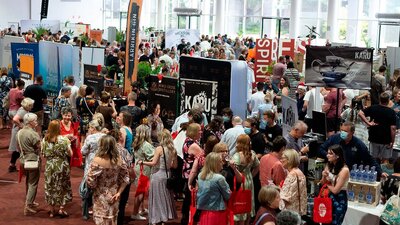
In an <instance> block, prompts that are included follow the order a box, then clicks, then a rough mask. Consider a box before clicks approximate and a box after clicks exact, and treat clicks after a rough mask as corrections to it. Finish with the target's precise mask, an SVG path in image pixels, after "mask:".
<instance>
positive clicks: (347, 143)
mask: <svg viewBox="0 0 400 225" xmlns="http://www.w3.org/2000/svg"><path fill="white" fill-rule="evenodd" d="M354 131H355V126H354V123H352V122H345V123H343V125H342V126H341V127H340V132H339V133H337V134H334V135H332V136H330V137H329V138H328V140H326V141H325V142H324V143H323V144H322V145H321V147H320V149H319V152H318V157H320V158H324V159H325V160H326V159H327V158H326V155H327V152H328V148H329V147H330V146H332V145H335V144H338V145H340V146H342V148H343V153H344V160H345V162H346V165H347V166H348V167H349V169H351V168H352V167H353V165H354V164H357V165H361V164H362V165H364V166H365V165H369V166H370V167H372V166H375V168H376V171H377V172H378V177H380V176H381V175H384V176H386V175H387V174H382V169H381V166H380V165H379V164H378V163H377V161H376V160H375V159H374V158H373V157H372V156H371V154H369V151H368V148H367V146H366V145H365V144H364V142H362V141H361V140H360V139H359V138H357V137H356V136H354Z"/></svg>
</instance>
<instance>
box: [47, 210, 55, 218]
mask: <svg viewBox="0 0 400 225" xmlns="http://www.w3.org/2000/svg"><path fill="white" fill-rule="evenodd" d="M48 213H49V217H50V218H54V211H53V210H50V211H49V212H48Z"/></svg>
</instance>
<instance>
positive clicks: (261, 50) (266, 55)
mask: <svg viewBox="0 0 400 225" xmlns="http://www.w3.org/2000/svg"><path fill="white" fill-rule="evenodd" d="M274 43H275V48H273V47H272V46H273V45H274ZM276 47H277V46H276V42H274V41H273V40H272V39H258V40H257V41H256V63H255V69H254V70H255V73H254V75H255V78H256V82H263V81H264V78H265V77H266V75H267V73H268V67H269V66H270V64H271V63H272V61H273V60H274V58H273V57H272V54H273V52H276Z"/></svg>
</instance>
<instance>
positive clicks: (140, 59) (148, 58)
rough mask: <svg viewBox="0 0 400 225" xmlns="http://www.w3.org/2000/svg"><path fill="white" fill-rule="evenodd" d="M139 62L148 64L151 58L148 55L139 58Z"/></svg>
mask: <svg viewBox="0 0 400 225" xmlns="http://www.w3.org/2000/svg"><path fill="white" fill-rule="evenodd" d="M139 62H148V63H150V57H148V56H147V55H142V56H140V58H139Z"/></svg>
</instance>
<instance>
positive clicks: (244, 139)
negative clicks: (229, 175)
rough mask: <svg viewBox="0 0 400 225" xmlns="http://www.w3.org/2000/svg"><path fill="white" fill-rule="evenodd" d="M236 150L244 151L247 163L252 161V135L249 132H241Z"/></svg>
mask: <svg viewBox="0 0 400 225" xmlns="http://www.w3.org/2000/svg"><path fill="white" fill-rule="evenodd" d="M236 152H243V156H244V158H245V160H246V162H247V163H249V162H251V156H252V154H251V146H250V137H249V135H247V134H241V135H239V137H238V138H237V141H236Z"/></svg>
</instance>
